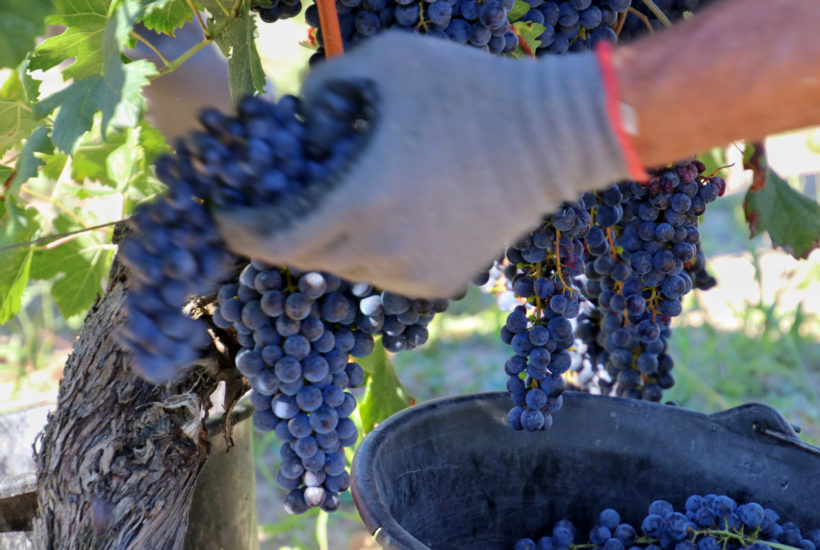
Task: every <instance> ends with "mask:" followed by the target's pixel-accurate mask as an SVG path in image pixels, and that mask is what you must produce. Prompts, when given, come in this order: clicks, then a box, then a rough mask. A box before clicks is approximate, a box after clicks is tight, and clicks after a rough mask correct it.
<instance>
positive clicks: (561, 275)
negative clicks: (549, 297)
mask: <svg viewBox="0 0 820 550" xmlns="http://www.w3.org/2000/svg"><path fill="white" fill-rule="evenodd" d="M555 272H556V273H558V279H559V280H560V281H561V285H562V286H563V287H564V288H563V289H562V290H561V292H563V291H564V290H567V289H569V295H570V296H572V287H570V286H567V282H566V281H564V270H563V268H561V231H559V230H558V229H556V230H555Z"/></svg>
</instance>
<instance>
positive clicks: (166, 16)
mask: <svg viewBox="0 0 820 550" xmlns="http://www.w3.org/2000/svg"><path fill="white" fill-rule="evenodd" d="M193 16H194V13H193V11H192V10H191V6H190V5H189V4H188V2H187V1H186V0H155V1H154V2H151V3H150V4H148V5H147V6H146V7H145V15H144V16H143V19H142V23H143V25H145V28H147V29H149V30H152V31H154V32H158V33H163V34H173V33H174V31H175V30H176V29H178V28H179V27H181V26H182V25H184V24H185V23H187V22H188V21H191V19H193Z"/></svg>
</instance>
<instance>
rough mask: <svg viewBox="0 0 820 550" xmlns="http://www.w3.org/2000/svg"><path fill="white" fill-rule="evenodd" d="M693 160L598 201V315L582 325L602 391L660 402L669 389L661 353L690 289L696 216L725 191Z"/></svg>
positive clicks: (592, 278) (591, 253) (590, 285)
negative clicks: (600, 372)
mask: <svg viewBox="0 0 820 550" xmlns="http://www.w3.org/2000/svg"><path fill="white" fill-rule="evenodd" d="M704 169H705V167H704V166H703V164H702V163H700V162H698V161H686V162H680V163H677V164H676V165H674V166H673V167H671V168H664V169H661V170H656V171H654V172H652V177H651V179H650V180H649V182H648V183H647V184H646V185H642V184H639V183H636V182H625V183H621V184H618V185H615V186H612V187H610V188H609V189H607V190H605V191H602V192H600V193H598V194H597V195H596V199H597V205H596V206H595V207H594V209H593V213H594V217H593V227H592V228H591V229H590V231H589V232H588V234H587V235H586V239H585V245H586V260H587V262H586V269H585V276H586V284H585V290H586V295H587V297H588V298H589V300H590V301H591V302H592V306H593V308H594V309H595V310H596V313H595V314H594V315H586V316H585V318H584V319H583V329H582V331H581V332H582V336H583V339H584V340H585V341H587V342H588V344H589V343H590V342H594V345H588V350H589V351H590V353H592V354H594V357H591V358H590V360H591V361H592V363H593V364H594V365H597V366H599V367H602V368H603V369H604V370H605V372H606V376H602V377H600V379H599V385H600V387H601V390H602V391H603V392H605V393H614V394H615V395H619V396H624V397H633V398H638V399H648V400H651V401H660V400H661V398H662V397H663V390H664V389H668V388H670V387H671V386H672V385H673V384H674V377H673V376H672V373H671V371H672V368H673V366H674V361H673V359H672V358H671V356H669V355H668V354H666V349H667V345H668V344H667V340H668V338H669V335H670V331H669V324H670V321H671V320H672V318H673V317H676V316H678V315H680V314H681V311H682V305H681V299H682V298H683V296H684V295H685V294H687V293H688V292H689V291H690V290H691V289H692V288H693V286H694V284H693V281H692V278H691V277H690V276H689V274H688V273H687V270H686V266H687V264H692V263H694V262H696V261H697V244H698V242H699V240H700V233H699V231H698V217H699V216H700V215H702V214H703V213H704V211H705V209H706V205H707V204H708V203H710V202H712V201H714V200H715V199H716V198H717V197H718V196H719V195H722V194H723V192H724V191H725V182H724V181H723V180H722V179H721V178H719V177H706V176H704V175H702V172H703V170H704Z"/></svg>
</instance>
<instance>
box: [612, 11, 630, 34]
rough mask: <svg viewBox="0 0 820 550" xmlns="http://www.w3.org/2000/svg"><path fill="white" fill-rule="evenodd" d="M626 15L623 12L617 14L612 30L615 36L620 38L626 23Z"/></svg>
mask: <svg viewBox="0 0 820 550" xmlns="http://www.w3.org/2000/svg"><path fill="white" fill-rule="evenodd" d="M626 15H627V12H625V11H623V12H621V13H620V14H618V21H616V23H615V29H613V30H614V31H615V36H621V29H623V28H624V23H625V22H626Z"/></svg>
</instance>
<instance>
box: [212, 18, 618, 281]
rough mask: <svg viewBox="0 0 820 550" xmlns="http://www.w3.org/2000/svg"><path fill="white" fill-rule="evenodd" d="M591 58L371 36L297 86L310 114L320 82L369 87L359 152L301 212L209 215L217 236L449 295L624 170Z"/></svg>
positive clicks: (256, 250) (360, 276)
mask: <svg viewBox="0 0 820 550" xmlns="http://www.w3.org/2000/svg"><path fill="white" fill-rule="evenodd" d="M599 67H600V66H599V60H598V59H597V58H596V55H595V54H592V53H589V54H579V55H572V56H566V57H555V58H548V59H546V60H542V61H538V62H536V61H530V60H527V61H523V62H521V61H517V60H513V59H502V58H494V57H491V56H488V55H486V54H485V53H484V52H481V51H476V50H474V49H472V48H466V47H462V46H457V45H454V44H451V43H447V42H445V41H438V40H430V39H425V38H423V37H418V36H413V35H409V34H393V33H386V34H384V35H383V36H380V37H376V38H374V39H372V40H370V41H368V42H367V43H365V44H363V45H362V46H361V47H360V48H358V49H356V50H354V51H352V52H351V53H349V54H347V55H346V56H344V57H343V58H341V59H339V60H335V61H334V62H333V63H327V64H326V65H324V66H322V67H320V68H318V69H317V70H316V71H315V74H313V75H312V77H311V78H310V79H309V80H308V82H307V85H306V87H305V112H306V113H307V114H308V115H312V116H314V117H315V116H322V113H323V111H326V110H327V109H328V106H327V105H325V104H324V100H323V98H324V97H326V95H325V94H323V92H324V91H326V90H328V89H329V88H333V87H334V86H335V87H336V89H337V90H339V93H341V94H345V93H349V94H351V95H353V94H356V93H360V92H361V89H362V88H370V87H371V86H373V87H372V88H370V89H368V90H365V92H364V95H366V96H367V95H371V94H372V95H374V96H375V97H373V98H372V99H370V100H369V101H372V102H373V103H374V105H373V107H374V110H375V112H377V113H378V116H377V118H376V119H374V120H372V121H370V122H371V129H370V132H369V136H368V140H367V143H366V145H365V146H364V148H363V150H362V151H361V152H360V153H358V158H355V157H356V156H357V155H356V154H355V153H354V155H353V157H354V160H353V161H352V162H351V163H350V164H349V165H348V166H344V167H342V168H341V170H340V171H339V173H338V174H337V175H335V176H334V177H333V178H332V181H331V182H330V183H329V185H328V188H327V189H326V190H324V191H323V192H322V193H321V194H319V195H318V196H315V197H311V200H315V201H316V203H315V204H313V205H310V208H309V209H307V211H306V213H305V214H304V215H303V216H299V217H296V218H295V219H292V220H289V222H288V223H287V224H283V223H282V220H281V219H280V218H281V217H282V216H277V214H276V212H273V211H271V210H270V209H266V208H264V207H260V208H251V209H244V210H236V209H234V210H231V211H227V212H222V213H220V214H219V215H218V220H219V224H220V228H221V232H222V234H223V235H224V236H225V238H226V240H227V241H228V243H229V245H230V246H231V247H232V248H233V249H234V250H236V251H238V252H240V253H244V254H247V255H249V256H251V257H255V258H261V259H264V260H266V261H270V262H272V263H276V264H289V265H294V266H297V267H301V268H305V269H308V268H309V269H324V270H327V271H331V272H333V273H336V274H338V275H340V276H343V277H346V278H348V279H351V280H360V281H367V282H371V283H375V284H377V285H379V286H381V287H383V288H386V289H389V290H393V291H396V292H400V293H403V294H406V295H410V296H422V297H445V296H448V295H452V294H453V293H456V292H458V290H459V289H460V288H461V287H463V286H464V285H465V284H466V282H467V281H469V280H470V278H471V276H472V275H473V274H474V273H475V272H477V271H478V270H479V269H481V268H482V267H483V266H485V265H486V264H487V263H488V262H489V261H490V260H491V259H492V258H493V257H494V256H495V255H496V254H498V252H499V251H500V250H501V249H502V247H503V245H504V243H505V242H508V241H510V240H513V239H515V238H517V237H518V236H520V235H521V234H522V233H524V232H525V231H527V230H528V229H529V228H530V227H531V226H532V225H533V223H535V222H537V221H538V219H539V217H540V216H541V215H543V214H544V213H545V212H549V211H550V210H552V209H554V208H555V207H556V206H557V205H558V204H559V203H560V202H561V201H563V200H570V199H573V198H575V197H576V196H577V195H578V194H579V193H580V192H582V191H585V190H588V189H592V188H595V187H599V186H602V185H604V184H606V183H607V182H609V181H611V180H612V179H618V178H625V177H628V176H629V173H628V170H627V166H626V161H625V160H624V156H623V153H622V151H621V144H620V142H619V140H618V137H617V136H616V134H615V133H614V132H613V130H612V128H611V126H610V123H609V120H608V117H607V115H606V109H607V107H608V106H607V104H606V96H605V93H604V84H603V81H602V76H601V70H600V68H599ZM408 75H411V76H412V77H411V78H408ZM320 103H321V104H320ZM308 128H311V124H310V120H308ZM309 132H310V130H309ZM316 138H317V139H321V138H322V136H317V137H316ZM299 200H306V198H305V197H301V198H295V199H292V204H293V205H294V208H295V207H296V205H297V204H298V202H299ZM284 204H285V205H287V200H286V201H285V203H284Z"/></svg>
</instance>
